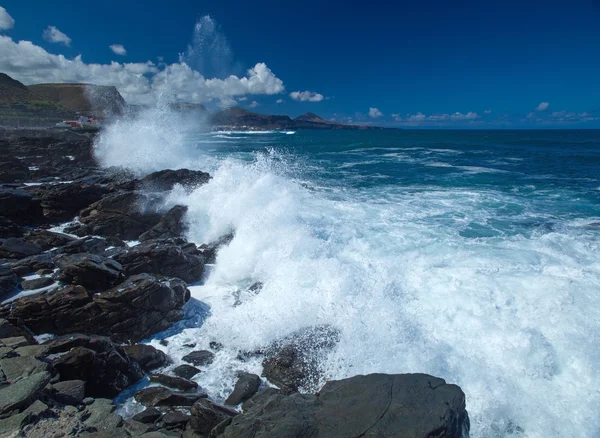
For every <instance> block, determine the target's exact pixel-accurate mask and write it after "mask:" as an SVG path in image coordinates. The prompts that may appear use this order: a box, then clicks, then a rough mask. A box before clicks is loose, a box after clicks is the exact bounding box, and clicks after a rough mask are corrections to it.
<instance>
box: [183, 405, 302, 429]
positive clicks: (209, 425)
mask: <svg viewBox="0 0 600 438" xmlns="http://www.w3.org/2000/svg"><path fill="white" fill-rule="evenodd" d="M190 413H191V414H192V418H191V426H192V429H194V430H195V431H196V432H199V433H202V434H204V435H208V434H209V433H210V431H211V430H213V429H214V428H215V427H216V426H217V425H218V424H219V423H221V422H223V421H226V420H229V419H231V418H233V417H235V416H236V415H238V412H237V411H234V410H233V409H230V408H228V407H226V406H222V405H219V404H216V403H214V402H211V401H210V400H198V401H197V402H196V403H194V404H193V405H192V408H191V409H190ZM247 436H252V435H247ZM272 436H288V435H285V434H283V435H272ZM296 436H298V437H300V436H302V435H296Z"/></svg>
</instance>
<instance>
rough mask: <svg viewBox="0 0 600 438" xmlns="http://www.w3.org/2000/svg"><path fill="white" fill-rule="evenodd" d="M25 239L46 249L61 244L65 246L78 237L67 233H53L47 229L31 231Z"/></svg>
mask: <svg viewBox="0 0 600 438" xmlns="http://www.w3.org/2000/svg"><path fill="white" fill-rule="evenodd" d="M25 240H26V241H27V242H29V243H33V244H35V245H39V246H40V247H41V248H42V249H43V250H44V251H47V250H49V249H52V248H56V247H59V246H64V245H66V244H68V243H71V242H73V241H75V240H76V239H75V238H74V237H71V236H67V235H66V234H60V233H53V232H52V231H46V230H35V231H29V232H27V233H26V234H25Z"/></svg>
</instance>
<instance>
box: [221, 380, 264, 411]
mask: <svg viewBox="0 0 600 438" xmlns="http://www.w3.org/2000/svg"><path fill="white" fill-rule="evenodd" d="M258 388H260V377H258V376H257V375H256V374H251V373H240V374H239V375H238V381H237V382H236V384H235V388H234V389H233V392H232V393H231V394H230V395H229V397H227V400H225V404H226V405H230V406H236V405H239V404H240V403H243V402H245V401H246V400H248V399H249V398H250V397H252V396H253V395H254V394H256V393H257V392H258Z"/></svg>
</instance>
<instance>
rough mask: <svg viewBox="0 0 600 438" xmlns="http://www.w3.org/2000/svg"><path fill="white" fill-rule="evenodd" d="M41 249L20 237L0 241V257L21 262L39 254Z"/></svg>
mask: <svg viewBox="0 0 600 438" xmlns="http://www.w3.org/2000/svg"><path fill="white" fill-rule="evenodd" d="M42 251H43V249H42V248H41V247H40V246H39V245H36V244H35V243H28V242H26V241H25V239H23V238H22V237H9V238H8V239H0V257H4V258H7V259H16V260H21V259H24V258H26V257H29V256H33V255H37V254H40V253H41V252H42Z"/></svg>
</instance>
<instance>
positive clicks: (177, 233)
mask: <svg viewBox="0 0 600 438" xmlns="http://www.w3.org/2000/svg"><path fill="white" fill-rule="evenodd" d="M187 210H188V209H187V207H185V206H183V205H176V206H175V207H173V208H172V209H170V210H169V211H168V212H167V213H166V214H165V216H164V217H163V218H162V219H161V220H160V222H159V223H157V224H156V225H155V226H154V227H152V228H151V229H150V230H148V231H146V232H145V233H144V234H142V235H141V236H140V241H141V242H145V241H148V240H153V239H168V238H173V237H181V235H182V234H183V232H184V230H185V226H184V223H183V218H184V216H185V214H186V213H187Z"/></svg>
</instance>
